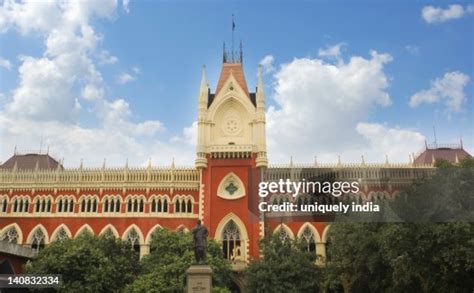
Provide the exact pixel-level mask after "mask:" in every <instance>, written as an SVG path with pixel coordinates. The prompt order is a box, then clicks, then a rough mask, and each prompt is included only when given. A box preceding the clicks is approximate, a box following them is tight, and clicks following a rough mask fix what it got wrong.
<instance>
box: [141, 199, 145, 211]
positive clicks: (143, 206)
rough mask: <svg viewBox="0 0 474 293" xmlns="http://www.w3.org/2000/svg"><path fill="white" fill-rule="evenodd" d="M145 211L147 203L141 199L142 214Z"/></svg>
mask: <svg viewBox="0 0 474 293" xmlns="http://www.w3.org/2000/svg"><path fill="white" fill-rule="evenodd" d="M144 209H145V202H144V201H143V198H142V199H140V213H143V211H144Z"/></svg>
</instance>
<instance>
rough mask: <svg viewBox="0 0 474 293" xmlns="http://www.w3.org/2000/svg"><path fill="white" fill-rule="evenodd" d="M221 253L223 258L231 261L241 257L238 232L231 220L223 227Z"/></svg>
mask: <svg viewBox="0 0 474 293" xmlns="http://www.w3.org/2000/svg"><path fill="white" fill-rule="evenodd" d="M222 251H223V253H224V258H226V259H228V260H231V261H234V260H237V259H238V258H239V257H240V256H241V255H242V253H241V238H240V230H239V227H238V226H237V224H236V223H235V222H234V221H233V220H230V221H229V222H228V223H227V224H226V225H225V227H224V231H223V232H222Z"/></svg>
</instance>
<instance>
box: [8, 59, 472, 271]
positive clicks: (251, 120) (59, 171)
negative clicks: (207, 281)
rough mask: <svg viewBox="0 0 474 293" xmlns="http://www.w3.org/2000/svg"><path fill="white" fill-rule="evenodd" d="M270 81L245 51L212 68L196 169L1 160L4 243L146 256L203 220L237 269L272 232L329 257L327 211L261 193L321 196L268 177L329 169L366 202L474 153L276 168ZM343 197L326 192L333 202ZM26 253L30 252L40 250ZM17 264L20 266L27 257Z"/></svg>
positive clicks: (450, 150) (317, 174) (455, 148)
mask: <svg viewBox="0 0 474 293" xmlns="http://www.w3.org/2000/svg"><path fill="white" fill-rule="evenodd" d="M263 89H264V84H263V81H262V74H261V72H260V73H259V75H258V81H257V87H256V89H255V91H251V90H249V88H248V87H247V82H246V79H245V75H244V69H243V64H242V58H241V55H240V58H237V59H231V58H228V55H227V54H225V53H224V58H223V63H222V70H221V74H220V78H219V81H218V83H217V85H216V86H215V88H214V90H212V89H211V88H210V87H209V86H208V84H207V81H206V77H205V72H204V69H203V73H202V80H201V84H200V90H199V95H198V97H197V107H198V141H197V147H196V160H195V162H194V166H193V167H178V166H175V165H174V164H171V165H170V166H163V167H157V166H152V165H148V166H147V167H131V166H128V165H125V166H124V167H123V168H108V167H106V166H105V165H104V166H102V167H101V168H86V167H83V166H82V164H81V166H79V167H77V168H65V167H63V166H62V164H61V162H60V161H58V160H56V159H54V158H53V157H51V156H50V155H49V154H48V153H20V152H17V151H15V153H14V154H13V156H12V157H11V158H10V159H8V160H7V161H5V162H4V163H3V164H2V165H0V239H1V240H3V241H0V244H1V245H0V246H2V247H3V246H5V247H7V246H8V247H13V244H16V247H19V248H18V249H20V250H21V249H23V248H25V247H28V248H30V249H31V248H32V249H33V250H38V249H41V248H42V247H44V246H45V245H48V244H49V243H51V242H54V241H59V240H61V239H65V238H74V237H76V236H77V235H79V234H80V233H81V232H83V231H89V232H91V233H93V234H95V235H102V234H107V235H110V236H115V237H117V238H120V239H123V240H124V241H128V242H129V243H130V244H131V246H132V248H133V249H134V250H136V251H137V252H138V253H139V254H140V256H143V255H146V254H148V253H149V252H150V238H151V235H152V233H153V232H154V231H155V230H156V229H162V228H167V229H171V230H176V231H189V230H191V229H192V228H193V227H194V226H195V225H196V220H198V219H202V221H203V223H204V225H206V226H207V227H208V229H209V235H210V237H211V238H213V239H215V240H216V241H218V242H219V243H220V244H221V245H222V250H223V254H224V256H225V257H226V258H227V259H228V260H229V261H230V262H231V263H232V266H233V269H234V270H236V271H240V270H242V269H244V268H245V267H246V265H247V264H248V263H249V261H250V260H251V259H255V258H258V257H259V247H258V243H259V240H260V239H261V238H262V237H264V235H265V234H266V233H279V234H280V236H281V237H289V238H298V239H300V240H301V241H303V243H304V244H305V247H306V248H307V249H308V251H309V252H311V253H314V254H316V255H318V256H320V259H324V257H325V255H326V241H327V237H326V236H327V233H328V230H329V229H330V222H329V221H328V219H327V218H324V217H314V215H308V214H305V213H303V212H293V213H285V212H261V211H260V210H259V209H258V205H259V203H260V202H261V201H267V202H269V203H276V204H281V203H285V202H293V203H297V204H299V205H301V204H308V203H312V202H313V201H314V200H315V198H314V197H312V196H311V194H299V195H298V196H297V197H293V196H291V195H289V194H273V195H271V196H268V197H266V198H261V197H259V195H258V184H259V182H261V181H279V180H280V179H283V180H286V179H290V180H292V181H301V180H303V179H305V180H311V179H312V178H313V179H314V178H326V177H327V176H330V177H331V178H332V179H334V180H338V181H348V182H354V181H357V182H359V186H360V191H359V192H358V193H356V194H345V195H343V196H342V197H343V198H347V197H349V198H351V199H353V200H355V201H356V202H361V203H362V202H365V201H373V200H381V199H386V198H393V197H395V196H396V195H397V193H398V192H399V190H400V189H401V187H403V186H404V185H407V184H409V183H410V182H412V181H413V180H414V179H415V178H419V177H421V176H424V175H425V174H427V173H429V172H431V171H432V170H433V168H434V167H433V163H434V161H435V160H436V159H438V158H443V159H447V160H449V161H451V162H458V161H460V160H462V159H463V158H465V157H466V156H469V154H468V153H467V152H466V151H465V150H464V149H463V147H462V144H460V145H449V146H440V145H434V146H430V145H426V148H425V150H424V151H422V152H421V153H420V154H419V155H417V156H413V157H412V158H411V160H410V162H408V163H403V164H393V163H390V162H389V161H388V160H386V161H384V162H381V163H380V164H372V163H371V164H369V163H365V162H364V161H363V160H361V161H360V162H352V163H344V162H341V161H340V160H338V161H337V162H335V163H334V164H326V165H324V164H318V163H317V162H311V163H308V164H305V165H294V164H292V163H290V164H288V165H279V166H272V165H269V162H268V158H267V146H266V134H265V94H264V91H263ZM289 131H291V129H289ZM170 161H171V158H170ZM190 164H192V162H190ZM334 200H335V198H334V197H332V196H331V197H325V198H324V197H323V198H322V202H325V203H330V202H333V201H334ZM7 250H8V249H7ZM2 253H4V254H2V255H3V256H2V257H0V262H2V259H4V260H5V259H8V256H5V255H8V253H7V252H5V251H3V252H2ZM158 253H159V252H158ZM12 255H13V254H12ZM20 256H21V257H23V258H24V259H27V258H28V257H31V253H30V252H28V251H26V252H24V253H23V254H22V255H20ZM20 263H21V261H20ZM10 265H11V266H13V267H14V270H16V271H18V267H19V265H18V264H16V263H14V261H13V262H12V263H10Z"/></svg>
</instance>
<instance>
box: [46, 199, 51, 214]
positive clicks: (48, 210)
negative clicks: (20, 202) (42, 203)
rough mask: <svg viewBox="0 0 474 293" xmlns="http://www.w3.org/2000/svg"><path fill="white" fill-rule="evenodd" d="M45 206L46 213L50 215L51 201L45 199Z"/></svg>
mask: <svg viewBox="0 0 474 293" xmlns="http://www.w3.org/2000/svg"><path fill="white" fill-rule="evenodd" d="M47 202H48V203H47V205H46V207H47V208H46V212H48V213H50V212H51V200H50V199H47Z"/></svg>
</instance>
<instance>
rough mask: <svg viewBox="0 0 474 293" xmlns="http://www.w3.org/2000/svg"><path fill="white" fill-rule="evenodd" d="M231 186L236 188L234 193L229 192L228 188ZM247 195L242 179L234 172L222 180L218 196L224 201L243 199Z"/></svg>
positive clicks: (218, 188)
mask: <svg viewBox="0 0 474 293" xmlns="http://www.w3.org/2000/svg"><path fill="white" fill-rule="evenodd" d="M231 185H232V186H233V188H235V189H234V191H233V192H231V191H229V190H228V187H229V186H231ZM245 195H246V190H245V185H244V183H243V182H242V180H241V179H240V177H239V176H238V175H237V174H235V173H234V172H229V173H228V174H227V175H226V176H225V177H224V178H222V180H221V182H220V183H219V186H218V187H217V196H219V197H221V198H224V199H228V200H234V199H239V198H242V197H244V196H245Z"/></svg>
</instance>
